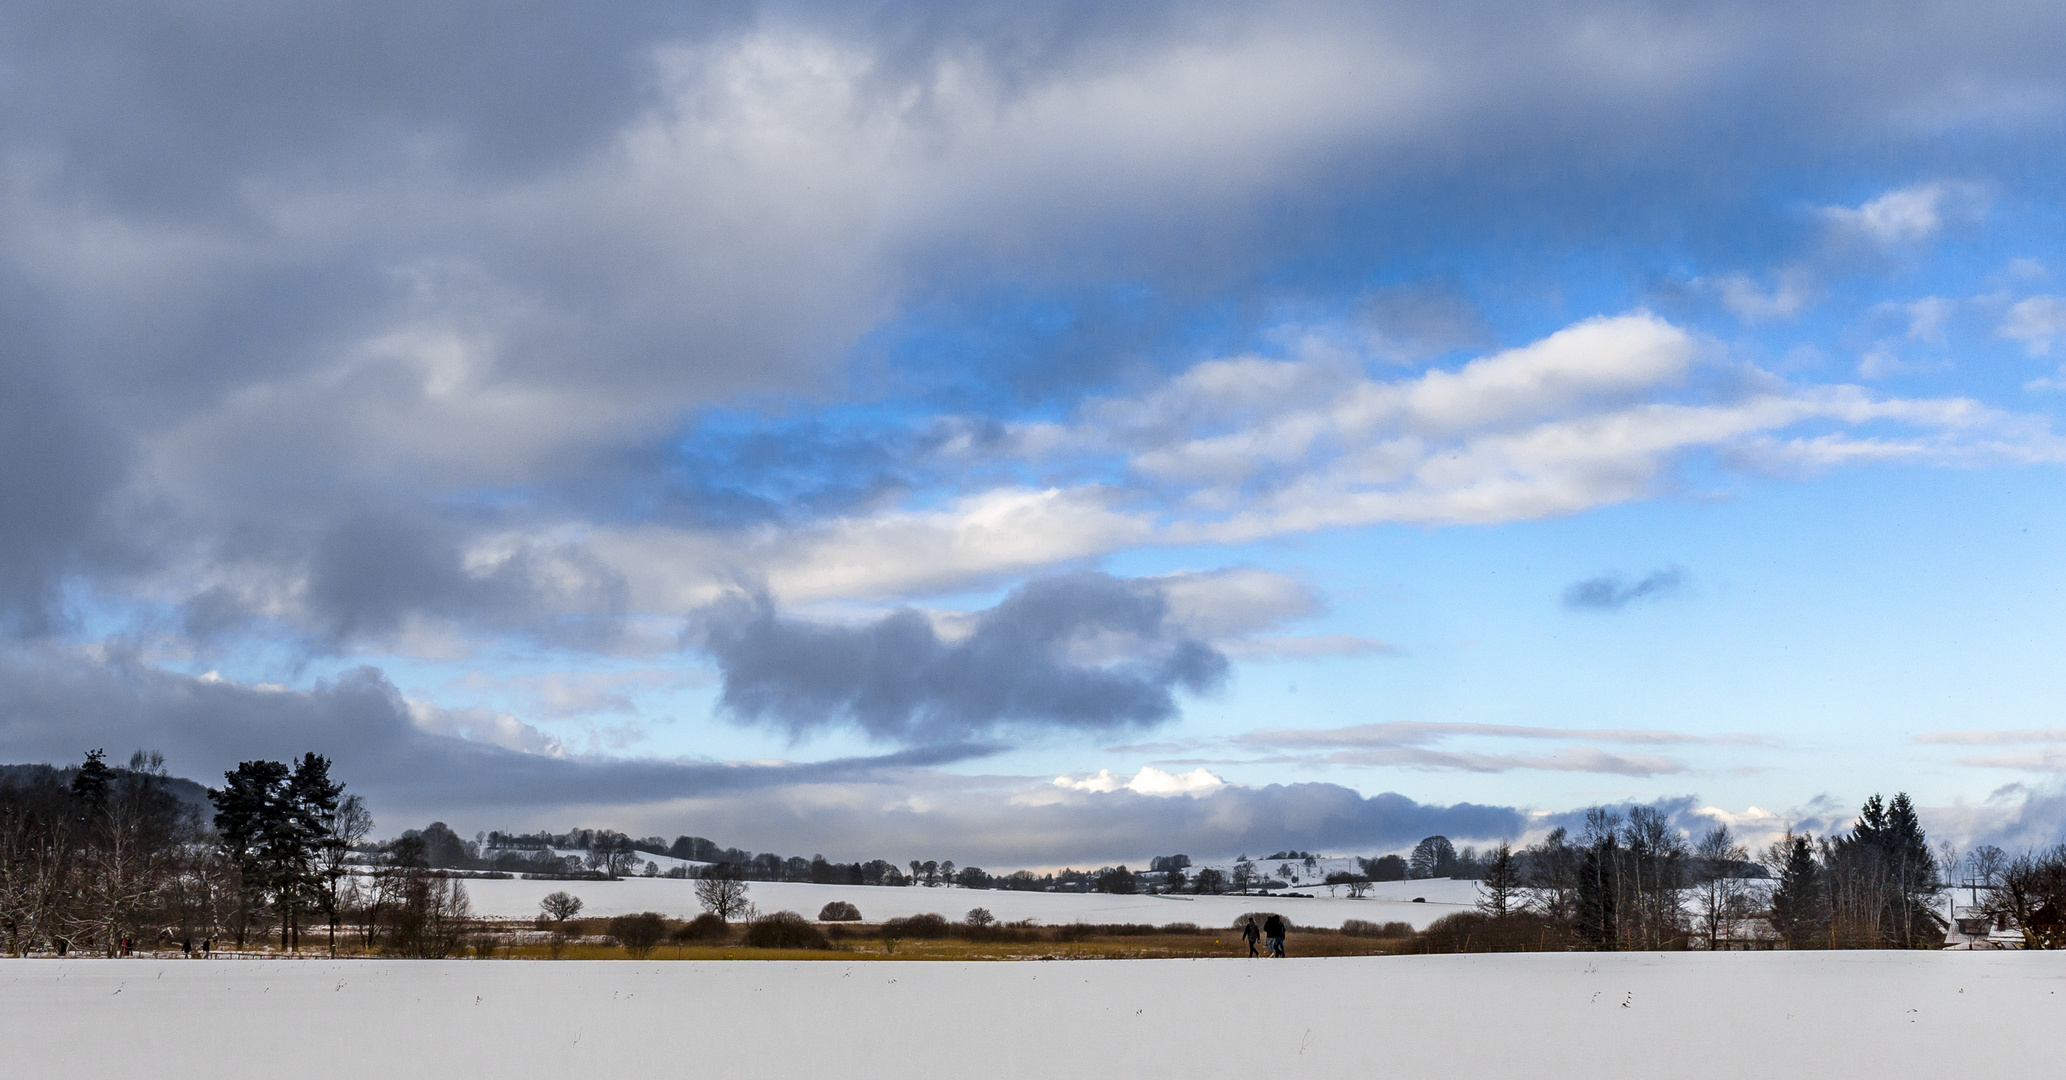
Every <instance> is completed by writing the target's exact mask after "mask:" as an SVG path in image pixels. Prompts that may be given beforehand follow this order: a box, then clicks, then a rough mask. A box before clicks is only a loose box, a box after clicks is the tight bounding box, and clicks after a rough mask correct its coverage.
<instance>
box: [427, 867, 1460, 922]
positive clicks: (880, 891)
mask: <svg viewBox="0 0 2066 1080" xmlns="http://www.w3.org/2000/svg"><path fill="white" fill-rule="evenodd" d="M747 884H748V888H747V892H746V898H747V899H748V900H750V901H752V902H753V904H754V906H756V907H758V908H759V909H760V910H762V911H764V912H774V911H794V912H797V913H798V914H801V915H803V916H804V917H805V918H807V919H815V918H817V917H818V910H819V909H820V908H822V907H824V906H825V904H826V902H827V901H830V900H845V901H848V902H849V903H851V904H853V905H854V906H855V907H857V908H859V909H861V917H862V918H864V919H866V920H868V921H869V922H880V921H882V920H884V919H891V918H897V917H899V916H905V915H921V914H925V913H927V912H937V913H939V914H941V915H945V916H947V917H948V918H950V919H960V918H961V917H962V916H963V915H964V914H966V913H967V912H968V910H969V909H970V908H974V907H985V908H989V909H990V913H991V914H993V915H995V916H997V918H998V919H1000V920H1002V921H1004V922H1017V921H1019V920H1021V919H1031V920H1033V921H1034V922H1036V923H1042V924H1057V923H1075V922H1085V923H1154V924H1156V925H1158V926H1159V925H1161V924H1163V923H1173V922H1188V923H1197V924H1198V925H1200V926H1231V925H1233V923H1234V920H1236V919H1238V918H1240V917H1241V916H1243V915H1245V914H1247V913H1249V912H1251V911H1275V912H1278V913H1280V914H1282V915H1283V916H1284V917H1285V918H1288V919H1290V920H1291V921H1292V923H1293V925H1301V926H1330V927H1331V926H1340V925H1341V924H1342V921H1343V920H1344V919H1363V920H1366V921H1369V922H1378V923H1383V922H1394V921H1397V922H1406V923H1412V924H1413V926H1414V928H1415V929H1421V928H1424V927H1426V926H1427V925H1428V924H1429V923H1431V922H1434V921H1435V920H1436V919H1439V918H1441V917H1442V916H1444V915H1447V914H1449V913H1450V912H1452V911H1464V910H1468V909H1469V908H1470V907H1471V905H1472V904H1474V903H1475V902H1476V901H1477V883H1476V882H1472V881H1450V880H1447V879H1443V878H1437V879H1434V880H1424V881H1388V882H1381V883H1379V884H1377V885H1375V886H1373V887H1372V890H1371V894H1372V897H1373V898H1372V899H1367V900H1351V899H1348V898H1347V896H1346V895H1344V896H1342V897H1339V898H1330V897H1328V896H1327V894H1326V891H1325V890H1324V889H1321V890H1317V891H1315V893H1314V896H1313V898H1312V899H1310V900H1307V899H1301V898H1296V897H1289V898H1288V897H1282V896H1238V895H1237V896H1183V897H1175V896H1147V895H1134V896H1109V895H1105V894H1102V893H1048V892H1012V891H1009V890H1005V889H960V888H926V887H924V886H906V887H902V888H888V887H879V886H878V887H870V886H866V885H812V884H809V883H806V882H790V881H753V882H748V883H747ZM695 886H696V883H695V882H694V881H689V880H682V879H679V878H643V877H640V878H624V879H621V880H618V881H536V880H525V879H522V878H512V879H509V880H470V881H468V882H466V890H467V894H468V895H469V896H470V897H472V899H473V909H474V913H475V914H477V915H482V916H486V917H490V918H504V919H528V918H531V917H533V916H535V915H537V914H538V901H539V900H540V899H542V898H543V897H544V896H545V894H547V893H550V892H558V891H561V890H565V891H567V892H570V893H573V894H574V895H575V896H578V897H580V898H581V902H582V908H581V914H582V915H583V916H599V917H600V916H611V915H628V914H631V913H633V912H638V911H657V912H659V913H661V914H662V915H667V916H670V917H673V918H687V917H689V916H692V915H695V914H696V913H697V912H699V911H701V910H702V908H701V907H700V906H698V905H697V903H696V889H695ZM1416 896H1420V897H1425V898H1426V899H1427V903H1423V904H1416V903H1413V902H1412V900H1413V898H1414V897H1416Z"/></svg>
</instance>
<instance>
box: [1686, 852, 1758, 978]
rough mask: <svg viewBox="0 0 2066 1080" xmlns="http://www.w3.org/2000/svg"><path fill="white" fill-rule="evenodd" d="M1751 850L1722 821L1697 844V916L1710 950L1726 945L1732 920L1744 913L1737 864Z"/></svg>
mask: <svg viewBox="0 0 2066 1080" xmlns="http://www.w3.org/2000/svg"><path fill="white" fill-rule="evenodd" d="M1748 858H1750V850H1749V849H1748V848H1746V847H1744V846H1743V845H1742V844H1739V843H1737V842H1736V836H1735V834H1734V833H1731V832H1730V831H1729V826H1728V825H1727V824H1726V823H1724V824H1718V825H1716V826H1715V827H1714V828H1712V829H1709V830H1708V831H1707V832H1705V833H1703V834H1701V837H1700V841H1699V843H1697V844H1695V845H1694V846H1693V875H1694V877H1693V887H1694V892H1693V917H1694V920H1695V921H1696V922H1697V923H1698V924H1699V932H1700V936H1701V937H1702V938H1704V939H1706V941H1707V947H1708V949H1710V950H1715V949H1720V948H1721V947H1722V936H1723V934H1724V933H1725V932H1726V928H1727V927H1728V925H1729V923H1730V922H1732V921H1734V920H1735V919H1738V918H1741V917H1742V916H1743V914H1744V910H1743V909H1744V907H1745V906H1746V905H1745V896H1744V889H1743V883H1742V879H1740V878H1738V877H1737V876H1736V875H1737V872H1738V871H1737V864H1739V863H1741V862H1743V861H1745V860H1746V859H1748Z"/></svg>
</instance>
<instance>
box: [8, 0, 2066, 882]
mask: <svg viewBox="0 0 2066 1080" xmlns="http://www.w3.org/2000/svg"><path fill="white" fill-rule="evenodd" d="M2061 55H2066V12H2062V11H2061V9H2060V8H2059V7H2058V6H2057V5H2055V4H2049V3H2040V2H2030V3H2016V2H2002V3H1973V2H1965V3H1959V4H1950V3H1891V4H1889V3H1879V4H1871V5H1866V4H1857V3H1849V2H1843V0H1839V2H1836V3H1829V4H1819V5H1813V6H1812V7H1811V8H1808V9H1802V10H1781V9H1777V8H1774V7H1773V6H1771V5H1764V4H1742V3H1729V2H1722V3H1701V4H1672V3H1623V2H1593V0H1573V2H1568V3H1554V4H1514V3H1459V4H1449V5H1440V6H1439V7H1438V8H1436V7H1431V6H1430V5H1425V4H1407V3H1383V2H1379V3H1368V2H1362V3H1355V4H1334V3H1324V2H1315V3H1261V4H1238V5H1233V4H1226V5H1222V4H1214V3H1187V4H1180V5H1179V4H1155V3H1141V4H1132V5H1122V6H1116V7H1115V6H1113V5H1093V4H1079V3H1070V2H1042V0H1031V2H1026V0H1020V2H1014V3H1009V4H1005V3H982V2H977V3H962V4H953V5H937V6H928V5H925V4H917V3H914V4H863V5H856V4H832V5H817V4H808V3H768V4H754V3H713V4H697V5H689V4H678V3H677V4H656V3H639V2H629V0H628V2H625V3H620V4H613V5H608V6H607V9H600V8H579V7H576V8H569V7H564V6H560V5H544V4H535V5H534V4H508V3H498V4H479V3H466V2H454V3H449V4H440V5H434V6H431V7H430V8H425V7H424V6H423V5H416V4H399V3H380V2H371V0H368V2H362V3H357V4H347V5H301V6H292V5H289V6H276V5H258V4H246V3H230V2H226V0H225V2H214V3H211V2H205V0H204V2H198V3H178V4H170V3H140V2H127V3H115V2H111V3H97V2H92V0H80V2H75V3H68V4H26V5H13V6H10V7H8V8H6V9H5V10H4V11H0V323H4V325H5V326H6V327H7V329H8V332H7V333H6V334H5V335H4V336H0V461H4V462H5V463H6V468H5V469H4V470H0V760H9V761H50V762H54V763H59V764H62V763H66V762H71V761H76V760H78V759H79V758H80V757H81V756H83V754H84V752H85V751H86V750H89V749H93V748H99V747H105V748H106V749H107V750H108V751H109V752H110V755H111V756H113V757H116V758H118V759H120V758H126V756H127V754H128V752H129V751H130V750H132V749H137V748H145V749H157V750H162V751H163V752H164V754H165V755H166V760H167V763H168V766H169V767H170V768H171V770H172V771H174V772H176V773H179V774H182V775H187V776H192V777H194V778H197V779H200V780H202V781H204V782H207V781H210V780H214V779H216V778H217V777H219V776H220V774H221V772H222V771H223V770H225V769H229V768H232V767H234V766H235V765H236V763H237V762H239V761H242V760H248V759H252V758H261V757H271V758H282V757H286V756H288V755H298V754H300V753H302V752H304V751H314V752H317V753H322V754H325V755H327V756H329V757H331V758H332V759H333V760H334V762H335V772H336V774H337V775H338V776H339V777H340V778H341V779H343V780H344V781H345V782H346V783H347V784H348V785H349V787H350V789H351V790H353V791H357V792H360V793H361V794H363V795H364V796H365V797H366V798H367V800H368V802H369V804H370V805H371V808H372V809H373V811H374V814H375V817H376V819H377V820H378V822H379V826H380V830H381V831H382V832H383V833H390V834H391V833H394V832H399V831H400V830H401V829H403V828H407V827H420V826H421V825H423V824H425V823H426V822H428V821H430V820H432V819H434V818H435V819H438V820H445V821H448V822H451V823H452V824H453V825H454V826H455V827H456V828H459V829H460V830H461V831H462V832H464V833H467V834H469V835H470V834H472V833H473V832H474V831H476V830H480V829H491V828H495V829H505V830H508V829H529V828H555V829H565V828H568V827H572V826H575V825H584V826H591V827H608V828H617V829H621V830H624V831H627V832H630V833H632V834H633V835H660V836H665V837H673V836H675V835H680V834H695V835H703V836H709V837H712V838H714V839H717V840H719V841H720V842H723V843H726V844H732V845H737V846H742V847H747V848H751V849H755V850H776V851H781V852H784V853H802V854H809V853H818V852H822V853H824V854H826V855H827V856H828V857H831V858H835V859H867V858H876V857H884V858H890V859H894V860H898V861H902V860H904V859H907V858H910V857H912V856H918V857H928V858H953V859H955V860H957V861H959V862H962V863H964V864H978V865H984V866H988V867H995V868H1009V867H1016V866H1055V865H1062V864H1066V863H1074V864H1077V865H1082V864H1087V863H1088V864H1095V863H1100V862H1104V863H1112V862H1121V861H1128V860H1132V861H1136V862H1138V861H1140V860H1143V859H1145V858H1147V857H1148V856H1150V855H1153V854H1159V853H1165V852H1173V851H1183V852H1187V853H1192V854H1194V855H1202V856H1208V857H1219V856H1226V855H1231V854H1235V853H1238V852H1247V853H1250V854H1263V853H1265V851H1271V850H1278V849H1281V848H1295V849H1306V850H1323V851H1326V852H1328V853H1331V854H1342V853H1356V854H1361V853H1376V852H1381V851H1391V850H1397V849H1399V848H1401V847H1404V846H1410V845H1411V844H1413V843H1414V842H1415V841H1416V840H1418V839H1419V838H1420V837H1422V836H1425V835H1429V834H1432V833H1443V834H1445V835H1449V836H1451V837H1453V838H1456V839H1457V840H1459V841H1460V842H1461V841H1471V842H1477V843H1489V842H1495V841H1497V840H1500V839H1527V838H1530V837H1533V836H1538V835H1540V834H1541V832H1542V831H1543V830H1545V829H1547V828H1550V827H1554V826H1555V825H1557V824H1559V823H1563V822H1568V821H1570V820H1572V815H1573V814H1575V813H1578V812H1580V811H1582V809H1583V808H1584V807H1586V806H1588V805H1592V804H1635V803H1644V804H1654V805H1657V806H1659V807H1661V808H1665V809H1667V810H1668V811H1669V812H1670V813H1672V814H1673V815H1675V818H1676V820H1678V821H1679V822H1680V823H1681V824H1682V825H1683V826H1685V827H1686V828H1688V829H1698V828H1704V827H1706V826H1709V825H1712V824H1714V823H1718V822H1719V823H1728V824H1730V825H1732V826H1733V827H1735V828H1736V829H1737V830H1738V831H1739V833H1741V834H1742V835H1743V836H1744V837H1745V838H1746V839H1749V840H1752V841H1758V840H1762V839H1768V838H1770V837H1771V836H1772V835H1774V834H1775V833H1778V832H1783V831H1784V830H1786V829H1788V828H1800V829H1808V830H1810V831H1813V832H1816V833H1818V834H1819V833H1826V832H1828V831H1830V830H1832V829H1840V828H1842V827H1844V826H1845V825H1846V823H1847V822H1848V820H1849V819H1850V817H1851V816H1852V815H1853V814H1854V813H1855V810H1856V807H1857V806H1858V804H1859V803H1860V802H1861V801H1862V800H1863V799H1864V798H1865V797H1867V796H1868V795H1871V794H1873V793H1875V792H1882V793H1886V794H1888V795H1891V794H1892V793H1893V792H1895V791H1906V792H1909V793H1910V794H1911V795H1912V796H1913V798H1914V799H1915V801H1916V802H1917V804H1918V805H1919V806H1920V807H1921V808H1922V814H1923V820H1924V822H1925V824H1926V826H1928V827H1929V829H1930V830H1931V833H1932V836H1933V837H1936V838H1939V839H1943V840H1947V841H1950V842H1952V843H1955V844H1959V845H1964V846H1970V845H1973V844H1977V843H1985V842H1992V843H1999V844H2002V845H2004V846H2008V847H2020V846H2025V845H2035V844H2050V843H2054V842H2057V841H2058V840H2059V839H2061V837H2062V835H2066V787H2062V780H2061V776H2062V773H2066V719H2062V718H2061V717H2060V715H2059V708H2058V704H2059V702H2060V701H2061V696H2062V691H2066V665H2062V664H2060V663H2059V662H2058V661H2057V660H2056V655H2057V653H2058V651H2059V646H2060V644H2061V642H2062V640H2066V636H2062V630H2066V619H2062V615H2061V611H2062V600H2066V563H2062V561H2061V558H2060V555H2061V541H2062V539H2066V470H2062V465H2066V435H2062V434H2061V429H2062V419H2066V417H2062V404H2066V199H2062V195H2061V190H2062V187H2061V184H2060V182H2059V181H2060V177H2061V175H2062V166H2066V67H2062V66H2061V65H2060V64H2059V63H2058V57H2059V56H2061ZM2048 658H2052V659H2048Z"/></svg>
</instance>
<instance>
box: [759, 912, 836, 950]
mask: <svg viewBox="0 0 2066 1080" xmlns="http://www.w3.org/2000/svg"><path fill="white" fill-rule="evenodd" d="M746 944H747V945H749V946H751V947H753V948H756V949H829V948H831V947H832V942H830V941H828V940H826V938H825V932H824V931H823V930H820V929H818V928H817V927H815V926H812V925H811V924H810V920H808V919H805V918H804V917H803V916H801V915H798V914H797V913H796V912H794V911H777V912H775V913H774V914H773V915H764V916H762V917H761V918H758V919H755V920H754V921H753V925H752V926H749V927H747V928H746Z"/></svg>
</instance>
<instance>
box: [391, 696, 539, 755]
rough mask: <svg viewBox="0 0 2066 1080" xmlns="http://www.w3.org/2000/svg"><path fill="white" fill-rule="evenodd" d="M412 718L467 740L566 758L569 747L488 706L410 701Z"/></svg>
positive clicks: (440, 732)
mask: <svg viewBox="0 0 2066 1080" xmlns="http://www.w3.org/2000/svg"><path fill="white" fill-rule="evenodd" d="M407 704H408V708H409V719H410V720H411V721H413V722H414V723H415V724H416V726H417V727H418V728H420V729H422V730H424V731H426V732H429V733H430V734H432V735H449V736H451V737H453V738H457V739H465V740H467V741H468V742H477V743H486V744H488V745H490V746H499V747H501V748H503V749H504V750H515V751H518V752H519V753H525V754H538V755H541V756H544V757H552V758H563V757H566V756H567V750H566V747H564V746H562V745H561V744H560V741H559V740H558V739H556V738H553V737H552V736H550V735H547V734H546V733H545V732H542V731H540V730H538V729H537V728H534V727H532V726H531V725H529V724H526V723H524V722H523V721H522V720H519V719H517V718H516V717H514V716H511V715H509V714H508V713H498V712H494V711H492V710H489V709H447V708H443V707H441V706H438V705H434V704H432V703H430V702H428V701H419V700H417V699H414V698H411V699H408V701H407Z"/></svg>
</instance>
